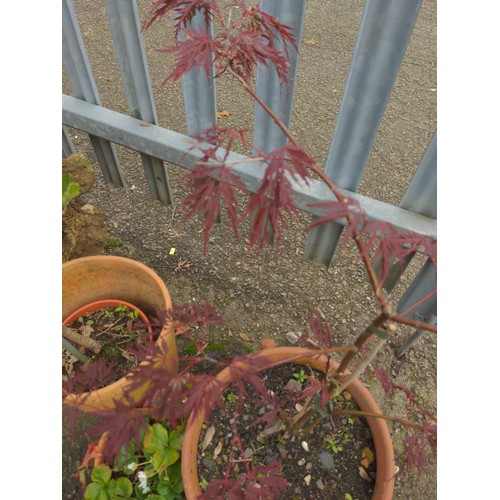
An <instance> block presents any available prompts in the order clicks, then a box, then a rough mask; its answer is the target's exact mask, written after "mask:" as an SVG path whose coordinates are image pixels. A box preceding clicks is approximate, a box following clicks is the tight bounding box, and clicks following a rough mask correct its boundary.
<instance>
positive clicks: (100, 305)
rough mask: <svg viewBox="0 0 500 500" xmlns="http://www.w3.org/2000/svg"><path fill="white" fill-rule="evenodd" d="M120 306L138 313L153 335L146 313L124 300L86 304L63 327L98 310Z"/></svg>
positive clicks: (70, 316) (67, 319)
mask: <svg viewBox="0 0 500 500" xmlns="http://www.w3.org/2000/svg"><path fill="white" fill-rule="evenodd" d="M118 306H127V307H128V308H129V309H130V310H132V311H137V313H138V314H139V318H141V321H142V322H143V323H144V324H145V325H146V326H147V329H148V332H149V333H152V331H153V329H152V327H151V324H150V323H149V319H148V317H147V316H146V315H145V314H144V312H143V311H142V310H141V309H139V308H138V307H137V306H136V305H134V304H131V303H130V302H125V301H124V300H113V299H111V300H96V301H94V302H91V303H90V304H86V305H84V306H82V307H80V308H79V309H77V310H76V311H74V312H73V313H72V314H70V315H69V316H68V317H67V318H66V319H65V320H64V321H63V325H69V324H71V323H73V321H76V320H77V319H78V318H79V317H80V316H83V315H84V314H86V313H89V312H94V311H97V309H103V308H105V307H118Z"/></svg>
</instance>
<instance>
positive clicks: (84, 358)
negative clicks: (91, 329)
mask: <svg viewBox="0 0 500 500" xmlns="http://www.w3.org/2000/svg"><path fill="white" fill-rule="evenodd" d="M62 345H63V347H64V349H66V350H67V351H68V352H69V353H70V354H72V355H73V356H74V357H75V358H77V359H78V361H81V362H82V363H86V362H87V361H88V360H89V358H87V356H85V354H82V353H81V352H80V351H79V350H78V349H77V348H76V347H75V346H74V345H73V344H72V343H71V342H69V341H68V340H66V339H65V338H64V337H63V338H62Z"/></svg>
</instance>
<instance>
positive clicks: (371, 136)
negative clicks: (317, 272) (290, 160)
mask: <svg viewBox="0 0 500 500" xmlns="http://www.w3.org/2000/svg"><path fill="white" fill-rule="evenodd" d="M421 3H422V1H421V0H367V2H366V5H365V9H364V12H363V17H362V19H361V27H360V30H359V34H358V39H357V42H356V47H355V49H354V53H353V57H352V61H351V66H350V69H349V75H348V78H347V82H346V88H345V91H344V96H343V99H342V104H341V106H340V111H339V116H338V119H337V124H336V127H335V132H334V135H333V139H332V143H331V145H330V151H329V155H328V159H327V163H326V167H325V173H326V175H328V177H329V178H330V179H331V180H332V181H333V182H334V183H335V184H336V185H337V186H338V187H341V188H344V189H348V190H349V191H357V189H358V185H359V182H360V180H361V177H362V175H363V172H364V169H365V166H366V163H367V161H368V158H369V155H370V151H371V149H372V146H373V143H374V141H375V137H376V135H377V131H378V128H379V125H380V121H381V120H382V117H383V114H384V111H385V108H386V106H387V102H388V100H389V97H390V94H391V92H392V88H393V86H394V82H395V80H396V76H397V74H398V71H399V67H400V66H401V61H402V59H403V56H404V53H405V51H406V47H407V45H408V41H409V38H410V35H411V33H412V31H413V27H414V24H415V21H416V19H417V15H418V12H419V9H420V5H421ZM341 232H342V227H341V226H339V225H337V224H335V223H331V224H325V225H323V226H322V227H318V228H315V229H314V230H313V231H311V232H310V233H309V237H308V241H307V243H306V249H305V255H306V256H307V257H308V258H310V259H311V260H314V261H316V262H320V263H322V264H325V265H327V266H328V265H330V262H331V260H332V258H333V255H334V253H335V249H336V247H337V244H338V241H339V239H340V235H341Z"/></svg>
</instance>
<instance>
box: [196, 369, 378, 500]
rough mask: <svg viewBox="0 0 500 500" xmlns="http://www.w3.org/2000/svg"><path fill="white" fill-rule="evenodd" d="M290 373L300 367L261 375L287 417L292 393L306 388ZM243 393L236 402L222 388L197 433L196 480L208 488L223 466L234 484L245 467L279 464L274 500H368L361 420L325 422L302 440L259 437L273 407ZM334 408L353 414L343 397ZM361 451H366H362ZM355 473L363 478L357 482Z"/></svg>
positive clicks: (371, 471)
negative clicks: (218, 406)
mask: <svg viewBox="0 0 500 500" xmlns="http://www.w3.org/2000/svg"><path fill="white" fill-rule="evenodd" d="M304 372H305V374H306V375H308V374H309V372H310V370H309V369H308V368H305V369H304ZM294 373H295V374H297V375H299V374H300V367H298V366H297V365H283V366H280V367H276V368H272V369H270V370H266V372H265V373H264V374H263V376H262V380H263V382H264V384H265V385H266V387H267V388H268V390H269V391H272V392H273V393H274V394H275V396H276V397H277V398H278V400H279V402H280V405H284V406H286V408H287V413H289V414H292V413H291V411H290V410H293V408H294V407H295V405H296V404H300V403H298V402H297V401H298V400H297V396H298V392H295V390H294V389H296V390H298V391H300V390H303V389H305V387H306V386H307V385H308V383H307V381H305V382H303V383H300V382H298V381H297V380H296V377H294V376H293V374H294ZM319 376H321V375H319ZM290 387H291V388H292V390H291V391H290ZM247 389H248V393H246V397H245V398H244V400H243V399H241V400H240V397H241V396H239V395H238V392H237V391H236V390H235V389H234V388H232V387H230V388H228V389H227V390H226V391H225V393H224V400H225V409H224V410H220V411H219V410H217V411H214V412H213V413H212V415H211V416H210V419H209V421H208V423H207V424H206V427H205V430H204V431H202V435H201V439H200V445H199V451H200V454H199V476H200V481H202V482H203V481H204V480H205V481H207V482H208V483H209V482H210V481H211V480H213V479H221V478H223V477H224V475H225V473H226V471H227V468H228V465H229V464H231V475H230V477H231V478H234V479H237V478H239V477H240V474H242V473H245V471H246V466H250V467H252V468H254V467H259V466H268V465H270V464H272V463H277V462H278V463H281V472H278V475H280V476H281V477H283V478H285V479H286V481H287V482H288V486H287V487H286V488H285V489H283V490H281V491H280V492H279V493H278V494H277V497H276V498H280V499H285V498H286V499H290V498H291V499H297V500H298V499H306V498H307V499H324V498H342V499H344V498H345V495H346V494H347V493H348V494H350V495H351V497H352V498H353V499H354V498H357V499H365V498H366V499H368V498H371V494H372V492H373V488H374V485H375V481H374V478H375V473H376V470H375V461H374V444H373V440H372V439H371V433H370V430H369V427H368V425H367V423H366V421H365V420H364V419H360V418H357V417H356V418H350V417H342V418H340V417H336V418H331V417H330V418H325V419H323V421H322V422H321V423H320V424H319V425H318V426H317V427H316V428H315V430H314V431H313V432H311V433H309V434H307V435H304V436H297V435H292V434H290V433H289V432H287V431H280V432H278V433H274V434H271V435H268V436H265V437H262V436H259V434H260V431H262V430H263V429H265V428H266V423H265V422H264V421H263V420H264V419H265V418H266V415H270V414H271V412H272V410H273V408H274V405H265V404H264V401H263V399H262V397H261V396H260V395H258V394H256V392H255V391H254V390H253V389H252V388H251V387H250V386H247ZM336 406H337V407H338V408H341V409H344V410H357V409H359V408H358V406H357V405H356V403H354V401H353V400H351V399H350V398H349V395H346V398H345V399H343V400H342V401H340V402H338V403H336ZM271 423H272V420H271ZM212 426H213V427H214V428H215V434H214V435H213V438H211V439H210V444H209V445H208V446H206V448H205V449H204V451H203V448H204V446H203V444H204V439H205V436H206V433H207V431H208V430H209V429H211V428H212ZM235 435H237V436H239V438H240V439H241V445H236V444H235V440H234V436H235ZM365 449H368V450H369V451H365V452H364V450H365ZM231 450H232V451H233V455H231ZM363 452H364V453H365V454H368V456H370V457H371V458H370V462H371V464H368V463H366V464H365V465H366V469H364V468H363V467H361V465H360V462H361V460H362V459H363ZM372 453H373V455H372ZM360 469H362V470H363V472H362V474H363V475H364V476H365V479H363V478H362V477H361V475H360Z"/></svg>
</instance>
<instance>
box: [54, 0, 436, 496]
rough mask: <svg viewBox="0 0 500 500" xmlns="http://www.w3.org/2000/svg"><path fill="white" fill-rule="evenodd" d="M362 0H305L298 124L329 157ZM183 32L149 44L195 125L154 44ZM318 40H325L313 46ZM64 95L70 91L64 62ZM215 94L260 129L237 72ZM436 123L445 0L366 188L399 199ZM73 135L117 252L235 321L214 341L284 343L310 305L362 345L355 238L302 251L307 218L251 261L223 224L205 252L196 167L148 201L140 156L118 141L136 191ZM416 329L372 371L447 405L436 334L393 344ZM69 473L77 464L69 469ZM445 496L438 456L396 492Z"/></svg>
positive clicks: (305, 139)
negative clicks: (332, 249) (439, 486)
mask: <svg viewBox="0 0 500 500" xmlns="http://www.w3.org/2000/svg"><path fill="white" fill-rule="evenodd" d="M74 5H75V9H76V13H77V17H78V20H79V22H80V25H81V31H82V36H83V38H84V41H85V44H86V48H87V51H88V54H89V58H90V62H91V66H92V69H93V72H94V76H95V79H96V82H97V87H98V90H99V93H100V96H101V99H102V103H103V105H104V106H106V107H108V108H111V109H113V110H116V111H120V112H123V113H127V103H126V99H125V94H124V92H123V88H122V85H121V79H120V76H119V71H118V67H117V63H116V58H115V55H114V52H113V46H112V41H111V35H110V32H109V28H108V25H107V20H106V17H105V15H104V6H103V4H102V2H100V1H98V0H85V1H83V0H74ZM363 5H364V2H361V1H356V0H355V1H352V0H337V1H335V2H324V1H323V0H308V2H307V8H306V19H305V23H304V33H303V42H302V44H301V54H302V56H301V62H300V66H299V71H298V76H297V84H296V100H295V103H294V112H293V116H292V124H291V129H292V132H293V133H294V134H295V135H296V137H297V138H298V140H299V141H300V142H301V143H302V144H303V145H304V146H305V148H306V149H307V150H308V151H309V152H311V153H312V154H313V155H314V156H315V157H316V158H317V159H318V161H319V162H320V164H322V163H324V162H325V160H326V156H327V154H328V148H329V144H330V140H331V135H332V132H333V129H334V125H335V119H336V116H337V113H338V109H339V105H340V101H341V98H342V91H343V87H344V83H345V80H346V77H347V73H348V69H349V62H350V57H351V53H352V50H353V47H354V44H355V40H356V34H357V31H358V29H359V22H360V18H361V13H362V9H363ZM139 6H140V10H141V12H142V13H144V12H145V9H146V8H147V7H148V6H149V2H146V1H139ZM171 35H172V30H171V29H170V27H169V25H168V23H162V24H158V25H155V26H153V27H152V28H151V30H150V31H148V32H147V33H145V36H144V40H145V47H146V52H147V56H148V61H149V66H150V72H151V79H152V85H153V92H154V97H155V102H156V106H157V112H158V119H159V124H160V125H162V126H164V127H167V128H170V129H172V130H175V131H178V132H181V133H185V122H184V113H183V101H182V93H181V87H180V83H169V84H168V85H166V86H162V82H163V80H164V78H165V75H166V74H167V72H168V67H169V62H170V60H169V57H168V56H167V55H165V54H163V53H159V52H158V51H157V50H156V49H158V48H162V47H164V46H166V45H167V44H169V42H170V40H171ZM312 40H314V42H315V43H308V42H310V41H312ZM63 91H64V93H66V94H69V95H72V90H71V87H70V85H69V82H68V79H67V78H66V76H65V75H64V71H63ZM217 96H218V109H217V111H223V110H227V111H229V112H230V113H231V114H229V115H226V116H224V117H223V118H221V119H220V122H221V123H222V124H223V125H225V126H231V125H246V126H248V127H251V126H252V113H253V104H252V102H251V101H250V100H249V99H248V98H247V97H246V96H244V95H243V92H242V91H240V90H239V89H238V88H237V87H236V86H235V85H234V83H233V82H231V81H229V80H224V79H222V80H220V82H218V84H217ZM435 128H436V2H435V0H424V2H423V4H422V8H421V12H420V15H419V18H418V20H417V23H416V27H415V30H414V33H413V35H412V38H411V40H410V44H409V47H408V50H407V52H406V55H405V58H404V60H403V64H402V67H401V71H400V73H399V76H398V79H397V81H396V85H395V88H394V92H393V95H392V97H391V99H390V102H389V105H388V108H387V111H386V113H385V116H384V119H383V120H382V123H381V126H380V130H379V134H378V136H377V139H376V141H375V145H374V147H373V151H372V154H371V156H370V159H369V162H368V165H367V168H366V171H365V175H364V177H363V180H362V183H361V186H360V189H359V191H360V193H361V194H365V195H368V196H372V197H374V198H377V199H379V200H382V201H385V202H388V203H393V204H396V205H397V204H398V203H399V202H400V200H401V198H402V196H403V194H404V191H405V189H406V187H407V185H408V183H409V181H410V180H411V178H412V176H413V174H414V172H415V170H416V168H417V167H418V164H419V163H420V160H421V158H422V156H423V154H424V153H425V150H426V148H427V145H428V143H429V141H430V139H431V138H432V136H433V134H434V131H435ZM69 132H70V135H71V137H72V140H73V142H74V144H75V146H76V148H77V149H78V151H79V152H81V153H83V154H85V155H86V156H87V157H88V158H89V160H90V161H91V162H92V163H93V165H94V167H95V169H96V172H97V174H98V175H97V177H96V183H95V186H94V189H93V190H92V192H91V193H87V194H85V195H83V196H84V197H85V199H86V200H87V202H88V203H91V204H92V205H94V206H95V207H97V208H99V209H100V210H102V211H104V212H105V213H106V221H105V225H106V229H107V230H108V232H109V233H110V235H112V237H113V238H114V240H112V241H111V242H110V244H109V245H108V247H107V248H106V250H105V253H108V254H115V255H124V256H127V257H131V258H134V259H137V260H139V261H141V262H144V263H145V264H146V265H148V266H150V267H151V268H152V269H154V270H155V271H156V272H157V273H158V274H159V275H160V276H161V278H162V279H163V280H164V281H165V283H166V284H167V287H168V288H169V291H170V294H171V296H172V300H173V302H177V303H186V302H190V301H197V302H199V301H204V300H205V299H208V300H209V301H211V302H212V303H213V304H215V305H216V306H217V309H218V311H219V313H221V314H222V315H223V316H224V317H225V319H226V322H225V326H224V327H222V328H219V329H217V330H216V331H214V332H213V333H212V334H211V335H212V337H211V338H210V339H209V340H210V341H212V342H215V343H221V344H228V345H229V344H237V345H238V346H239V348H240V349H241V350H254V349H258V348H259V346H260V340H261V339H263V338H269V337H270V338H274V339H275V340H276V342H277V344H278V345H289V342H288V340H287V336H286V334H287V333H289V332H301V331H304V330H306V329H307V317H308V314H309V312H310V311H311V310H313V309H316V308H319V309H320V310H321V311H322V313H323V314H324V315H325V316H326V317H327V318H328V320H329V322H330V324H331V327H332V329H333V331H334V332H335V339H336V342H337V343H338V344H340V345H342V344H345V343H348V342H352V340H353V339H354V338H355V336H356V334H357V333H359V332H360V331H361V329H362V328H364V326H366V325H367V324H368V323H369V322H370V321H372V319H373V318H374V317H375V315H376V307H375V303H374V299H373V294H372V293H371V291H370V287H369V285H368V283H367V280H366V276H365V273H364V270H363V269H362V267H360V266H358V265H356V264H354V262H355V260H356V253H355V251H354V250H353V248H351V247H350V246H347V247H345V248H342V249H340V248H339V250H338V252H337V255H336V256H335V258H334V261H333V263H332V265H331V266H330V267H329V268H325V267H322V266H318V265H316V264H314V263H312V262H310V261H307V260H305V259H304V258H303V249H304V244H305V233H304V230H305V228H306V227H307V225H308V223H309V222H310V220H309V217H308V216H306V215H303V216H301V218H300V219H297V220H294V221H292V223H291V225H290V230H289V231H288V233H286V235H285V237H284V239H283V244H282V246H281V248H280V250H279V252H278V253H274V252H272V251H268V252H264V254H263V255H262V256H261V258H259V259H258V260H255V259H252V258H246V257H245V255H246V247H247V244H246V242H245V238H246V235H245V232H244V230H243V231H242V233H241V236H240V240H239V241H237V240H235V238H234V237H233V235H232V233H231V232H230V230H229V228H228V225H227V224H226V223H225V221H224V220H223V221H222V224H220V225H218V226H217V227H216V228H215V229H214V231H213V234H212V235H211V237H210V240H209V244H208V249H207V253H206V254H204V252H203V234H201V233H200V225H199V223H197V222H196V221H189V222H184V221H183V220H182V215H183V214H182V211H181V206H180V201H181V200H182V197H183V195H184V194H185V192H186V191H185V183H184V181H183V180H182V176H183V175H184V173H185V171H184V170H182V169H180V168H178V167H176V166H173V165H168V164H166V167H167V168H168V172H169V176H170V180H171V186H172V190H173V196H174V205H173V207H168V208H166V207H164V206H162V205H161V204H160V203H158V202H156V201H152V200H150V198H149V194H148V188H147V184H146V181H145V177H144V172H143V168H142V165H141V161H140V156H139V154H138V153H136V152H134V151H131V150H127V149H126V148H122V147H119V146H117V147H116V150H117V154H118V157H119V160H120V163H121V167H122V169H123V173H124V176H125V179H126V182H127V185H128V188H127V189H117V188H114V187H112V186H110V185H107V184H106V183H105V182H104V179H103V176H102V174H101V173H100V170H99V166H98V165H97V162H96V158H95V155H94V153H93V150H92V148H91V146H90V142H89V140H88V137H87V136H86V135H85V134H83V133H81V132H79V131H77V130H73V129H69ZM421 264H422V261H421V260H419V259H414V261H413V262H412V264H411V265H410V267H409V268H408V270H407V271H406V272H405V275H404V276H403V278H402V280H401V282H400V284H399V285H398V286H397V287H396V288H395V289H394V290H393V292H392V293H391V295H390V299H391V300H392V301H393V302H395V303H397V300H398V298H399V297H400V296H401V294H402V293H403V291H404V290H405V287H407V286H408V284H409V283H410V282H411V279H412V278H413V277H414V276H415V274H416V272H417V271H418V269H419V266H420V265H421ZM412 333H413V331H412V330H411V329H409V328H399V329H398V331H397V332H396V334H395V335H393V336H392V338H391V339H390V340H389V341H388V343H387V345H386V347H385V348H384V350H383V351H382V352H381V353H380V355H379V357H378V358H377V360H376V362H375V363H374V364H373V367H375V366H383V367H384V368H385V369H386V370H387V371H388V372H389V373H390V375H391V376H392V377H393V380H394V382H395V383H397V384H400V385H404V386H406V387H408V388H409V389H410V390H411V391H413V392H414V393H416V394H417V398H418V399H417V402H418V404H420V405H421V406H423V407H425V408H428V409H430V410H434V411H435V410H436V364H437V359H436V337H435V335H433V334H426V335H424V336H423V337H422V338H421V339H420V340H419V341H418V342H417V343H416V344H415V345H414V347H412V348H411V349H410V350H409V351H408V352H407V353H406V354H405V355H404V356H403V357H402V358H401V359H397V358H396V357H395V350H396V349H397V348H398V347H399V346H401V345H402V344H403V343H404V342H405V341H406V340H407V339H408V337H409V336H410V335H411V334H412ZM243 339H245V340H243ZM362 380H363V381H365V382H366V383H367V384H368V385H370V390H371V391H372V393H373V395H374V397H375V399H376V400H377V402H378V403H379V405H380V406H381V408H382V410H383V411H384V412H386V413H389V414H394V415H397V416H401V414H402V412H403V411H404V403H405V401H404V398H403V397H402V396H401V397H400V396H397V397H391V398H388V399H386V398H384V395H383V391H382V389H381V386H380V385H379V384H378V383H376V382H374V381H373V380H372V379H368V378H367V377H362ZM389 427H390V429H391V431H392V435H393V439H394V446H395V453H396V463H397V465H398V466H402V464H403V459H404V457H403V449H404V439H405V435H404V432H403V430H401V429H399V428H397V427H395V426H393V425H392V424H391V425H389ZM75 448H76V443H75ZM73 451H74V453H73V455H72V456H69V455H70V454H71V453H70V451H69V449H67V450H66V451H65V452H64V455H65V456H64V457H63V459H64V458H67V459H68V460H67V461H66V464H68V463H69V464H71V463H72V461H73V462H74V463H77V460H76V459H75V454H76V453H77V452H78V450H76V451H75V450H73ZM84 451H85V450H84ZM82 456H83V455H82ZM70 469H71V467H70V466H67V467H66V471H68V470H70ZM435 497H436V461H435V459H434V458H432V457H431V458H430V461H429V463H428V466H427V468H426V469H425V471H424V472H423V473H422V475H421V476H420V477H419V476H418V475H417V473H416V471H413V472H411V473H409V474H407V475H406V476H401V475H400V474H398V476H397V478H396V486H395V493H394V498H395V499H400V500H406V499H408V498H411V499H415V500H418V499H422V500H428V499H431V498H435ZM65 498H78V496H75V497H72V496H67V497H65Z"/></svg>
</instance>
